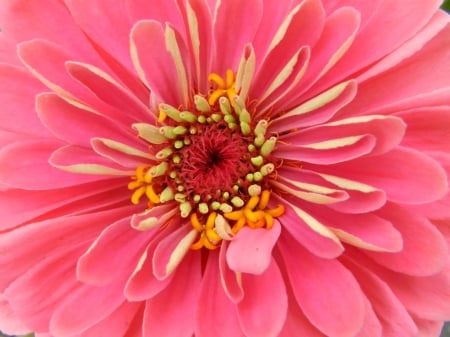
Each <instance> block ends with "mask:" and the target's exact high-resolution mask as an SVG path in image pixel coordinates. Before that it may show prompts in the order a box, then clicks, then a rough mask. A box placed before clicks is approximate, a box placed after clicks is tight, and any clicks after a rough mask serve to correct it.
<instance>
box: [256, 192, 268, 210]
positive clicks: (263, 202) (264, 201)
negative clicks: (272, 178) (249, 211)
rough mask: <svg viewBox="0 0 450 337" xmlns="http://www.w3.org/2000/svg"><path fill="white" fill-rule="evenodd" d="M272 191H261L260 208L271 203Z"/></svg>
mask: <svg viewBox="0 0 450 337" xmlns="http://www.w3.org/2000/svg"><path fill="white" fill-rule="evenodd" d="M269 199H270V191H268V190H265V191H263V192H262V193H261V199H260V200H259V208H261V209H265V208H266V207H267V205H268V204H269Z"/></svg>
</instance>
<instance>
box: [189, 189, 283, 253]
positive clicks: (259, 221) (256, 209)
mask: <svg viewBox="0 0 450 337" xmlns="http://www.w3.org/2000/svg"><path fill="white" fill-rule="evenodd" d="M270 193H271V192H270V191H269V190H264V191H263V192H262V193H261V195H253V196H252V197H250V199H249V200H248V202H247V203H246V204H245V206H244V207H242V208H240V209H239V210H236V211H231V212H225V213H223V216H222V215H220V214H217V213H216V212H211V213H210V214H209V215H208V217H207V218H206V223H205V224H202V223H200V221H199V219H198V216H197V214H196V213H193V214H192V215H191V223H192V226H193V227H194V228H195V229H196V230H197V232H199V234H200V237H199V239H198V240H197V242H195V243H194V244H193V245H192V246H191V248H192V249H200V248H203V247H205V248H208V249H216V248H218V247H219V246H220V242H221V241H222V240H231V239H232V238H233V235H235V234H237V233H238V232H239V231H240V230H241V229H242V228H243V227H244V226H248V227H250V228H253V229H256V228H266V229H271V228H272V226H273V222H274V218H277V217H279V216H281V215H282V214H283V213H284V206H283V205H281V204H280V205H278V206H277V207H275V208H270V209H268V208H267V207H268V205H269V199H270ZM230 223H231V224H230Z"/></svg>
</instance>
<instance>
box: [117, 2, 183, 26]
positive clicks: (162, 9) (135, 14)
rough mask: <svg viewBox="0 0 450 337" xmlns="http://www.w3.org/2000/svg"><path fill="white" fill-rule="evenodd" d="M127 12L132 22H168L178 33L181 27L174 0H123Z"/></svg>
mask: <svg viewBox="0 0 450 337" xmlns="http://www.w3.org/2000/svg"><path fill="white" fill-rule="evenodd" d="M125 5H126V8H127V12H128V13H129V15H130V19H131V21H132V22H137V21H139V20H144V19H145V20H155V21H158V22H170V23H171V24H173V25H174V26H175V27H176V28H177V29H178V30H179V31H181V30H182V29H183V28H184V27H183V26H182V18H181V15H180V12H179V10H178V8H177V4H176V1H175V0H166V1H163V2H161V1H160V0H125Z"/></svg>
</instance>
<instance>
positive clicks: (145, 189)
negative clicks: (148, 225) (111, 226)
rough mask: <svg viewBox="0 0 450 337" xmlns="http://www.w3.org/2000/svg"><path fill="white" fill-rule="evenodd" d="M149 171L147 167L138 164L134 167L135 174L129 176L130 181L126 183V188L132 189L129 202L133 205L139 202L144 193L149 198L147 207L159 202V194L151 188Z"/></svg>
mask: <svg viewBox="0 0 450 337" xmlns="http://www.w3.org/2000/svg"><path fill="white" fill-rule="evenodd" d="M149 172H150V170H149V168H146V167H144V166H138V167H137V168H136V175H135V176H133V177H131V179H132V181H130V182H129V183H128V189H129V190H134V192H133V194H132V195H131V203H132V204H133V205H137V204H139V203H140V202H141V199H142V197H143V196H144V195H145V196H146V197H147V199H148V200H149V203H148V205H149V207H152V206H153V205H154V204H159V203H160V198H159V195H158V194H157V193H156V192H155V190H154V189H153V186H152V176H151V175H150V174H149Z"/></svg>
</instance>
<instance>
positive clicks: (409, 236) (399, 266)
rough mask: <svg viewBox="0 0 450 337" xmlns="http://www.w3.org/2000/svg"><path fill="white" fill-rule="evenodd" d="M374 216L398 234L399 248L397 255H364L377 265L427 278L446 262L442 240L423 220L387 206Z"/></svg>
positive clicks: (430, 225) (407, 212)
mask: <svg viewBox="0 0 450 337" xmlns="http://www.w3.org/2000/svg"><path fill="white" fill-rule="evenodd" d="M378 214H379V216H381V217H383V218H385V219H386V220H388V221H390V222H392V224H393V225H394V227H395V228H396V229H397V230H398V231H399V232H400V233H401V235H402V239H403V249H402V250H401V251H400V252H397V253H372V252H367V254H368V255H369V256H370V257H371V258H372V259H373V260H374V261H376V262H377V263H379V264H381V265H383V266H385V267H387V268H389V269H392V270H394V271H398V272H401V273H405V274H408V275H414V276H428V275H432V274H435V273H437V272H439V271H440V270H442V268H443V267H444V266H445V264H446V263H447V262H448V261H449V257H448V248H447V244H446V242H445V240H444V238H443V237H442V235H441V233H440V232H439V231H438V230H437V229H436V228H435V226H434V225H432V224H431V223H430V222H429V221H428V220H427V219H426V218H422V217H420V216H418V215H417V214H415V213H414V212H411V211H408V210H406V209H404V208H402V207H400V206H397V205H395V204H387V205H386V206H385V207H384V208H383V209H382V210H380V211H379V212H378Z"/></svg>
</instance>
